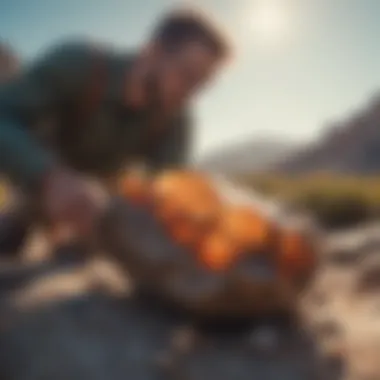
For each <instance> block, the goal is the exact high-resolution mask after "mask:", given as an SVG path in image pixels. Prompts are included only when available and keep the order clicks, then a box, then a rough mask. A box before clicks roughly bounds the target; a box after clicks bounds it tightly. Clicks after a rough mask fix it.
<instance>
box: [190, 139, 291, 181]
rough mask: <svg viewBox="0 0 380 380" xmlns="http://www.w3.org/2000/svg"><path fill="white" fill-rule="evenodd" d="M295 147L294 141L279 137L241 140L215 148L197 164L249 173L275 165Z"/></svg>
mask: <svg viewBox="0 0 380 380" xmlns="http://www.w3.org/2000/svg"><path fill="white" fill-rule="evenodd" d="M297 149H298V145H297V144H296V143H293V142H290V141H284V140H281V139H279V138H269V137H268V138H261V139H257V140H249V141H243V142H240V143H238V144H235V145H229V146H226V147H224V148H220V149H218V150H215V151H214V152H212V153H211V154H209V155H207V156H206V157H203V159H201V160H199V162H198V166H199V167H200V168H202V169H203V170H206V171H212V172H218V173H223V174H232V173H233V174H245V173H251V172H255V171H261V170H264V169H266V168H268V167H271V166H273V165H275V164H276V163H277V162H279V161H282V160H284V159H285V157H288V156H289V155H291V154H293V153H294V152H295V151H296V150H297Z"/></svg>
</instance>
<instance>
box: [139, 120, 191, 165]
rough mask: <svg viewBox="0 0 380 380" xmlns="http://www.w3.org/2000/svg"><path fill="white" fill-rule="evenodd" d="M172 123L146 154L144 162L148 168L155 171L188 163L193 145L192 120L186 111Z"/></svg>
mask: <svg viewBox="0 0 380 380" xmlns="http://www.w3.org/2000/svg"><path fill="white" fill-rule="evenodd" d="M173 124H174V125H171V126H170V127H169V128H168V132H167V133H166V134H165V135H164V136H163V137H162V139H161V140H160V141H159V143H158V144H157V145H156V146H155V147H154V149H153V150H152V151H151V152H150V153H149V154H148V157H147V162H146V164H147V167H148V170H150V171H153V172H157V171H161V170H164V169H174V168H182V167H187V166H188V165H189V164H190V160H191V154H192V147H193V130H192V120H191V118H190V116H189V115H188V114H187V113H186V114H183V115H181V116H180V117H179V118H178V119H176V120H175V121H174V122H173Z"/></svg>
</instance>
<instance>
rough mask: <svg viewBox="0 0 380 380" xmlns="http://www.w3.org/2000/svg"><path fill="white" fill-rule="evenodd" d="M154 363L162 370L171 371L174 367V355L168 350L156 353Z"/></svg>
mask: <svg viewBox="0 0 380 380" xmlns="http://www.w3.org/2000/svg"><path fill="white" fill-rule="evenodd" d="M154 364H155V365H156V366H157V367H158V368H159V369H161V370H163V371H171V370H172V369H174V367H175V361H174V357H173V355H172V354H171V353H170V352H168V351H163V352H160V353H159V354H157V356H156V357H155V358H154Z"/></svg>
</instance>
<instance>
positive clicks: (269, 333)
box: [249, 327, 280, 352]
mask: <svg viewBox="0 0 380 380" xmlns="http://www.w3.org/2000/svg"><path fill="white" fill-rule="evenodd" d="M279 343H280V342H279V335H278V332H277V331H276V329H275V328H272V327H262V328H260V329H257V330H254V331H253V332H252V333H251V334H250V336H249V345H250V346H251V347H252V348H255V349H258V350H260V351H266V352H273V351H275V350H276V349H277V348H278V346H279Z"/></svg>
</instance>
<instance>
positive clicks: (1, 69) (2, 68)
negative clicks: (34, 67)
mask: <svg viewBox="0 0 380 380" xmlns="http://www.w3.org/2000/svg"><path fill="white" fill-rule="evenodd" d="M18 67H19V62H18V59H17V58H16V56H15V54H14V53H13V51H11V49H10V48H9V47H8V46H6V45H3V44H1V43H0V84H1V83H3V82H5V81H6V80H7V79H8V78H10V77H11V76H12V75H13V74H15V73H16V71H17V70H18Z"/></svg>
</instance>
